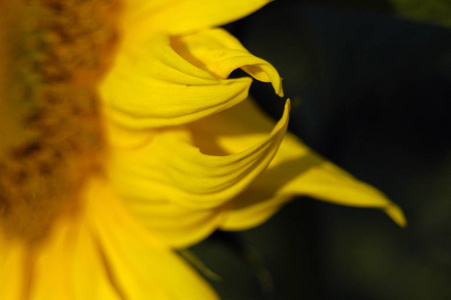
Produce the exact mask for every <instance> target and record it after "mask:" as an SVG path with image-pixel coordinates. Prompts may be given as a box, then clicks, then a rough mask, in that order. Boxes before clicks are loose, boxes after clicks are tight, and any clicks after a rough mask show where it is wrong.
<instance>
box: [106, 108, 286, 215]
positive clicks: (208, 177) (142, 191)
mask: <svg viewBox="0 0 451 300" xmlns="http://www.w3.org/2000/svg"><path fill="white" fill-rule="evenodd" d="M288 114H289V101H287V103H286V105H285V111H284V114H283V116H282V118H281V119H280V121H279V122H278V123H277V124H276V126H275V127H274V128H273V129H272V131H271V133H270V134H269V135H268V136H267V137H265V138H262V140H260V141H258V142H257V143H255V144H254V145H252V146H250V147H249V148H247V149H245V150H243V151H240V152H238V153H234V154H230V155H223V156H217V155H206V154H204V153H202V152H201V151H200V150H199V148H197V147H195V146H193V145H192V144H191V143H190V138H189V132H188V131H187V130H186V129H184V128H182V129H180V130H176V129H168V130H165V131H160V132H159V133H158V134H156V135H155V137H154V139H153V140H152V142H151V143H149V145H147V146H146V147H144V148H142V149H139V150H138V151H136V150H133V149H132V150H130V151H125V150H124V151H119V150H118V151H116V154H115V155H114V157H113V162H112V164H111V168H110V173H111V180H112V181H113V182H114V186H115V187H117V188H118V190H119V191H120V193H121V195H123V196H126V197H137V198H143V196H144V195H150V193H155V191H158V194H159V195H161V196H162V197H164V198H165V199H168V200H169V201H171V202H174V203H178V204H180V205H182V206H185V207H191V208H193V209H208V208H213V207H217V206H219V205H222V204H224V203H225V202H226V201H228V200H230V199H231V198H233V197H234V196H236V195H237V194H238V193H240V192H241V191H243V190H244V189H245V188H246V187H247V186H248V185H249V184H250V183H251V182H252V181H253V180H254V179H255V178H256V177H257V176H258V175H260V174H261V173H262V172H263V171H264V170H265V168H266V167H267V166H268V164H269V163H270V162H271V160H272V158H273V157H274V155H275V153H276V152H277V150H278V148H279V145H280V143H281V142H282V139H283V136H284V134H285V132H286V129H287V124H288Z"/></svg>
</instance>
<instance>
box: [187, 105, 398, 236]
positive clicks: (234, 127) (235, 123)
mask: <svg viewBox="0 0 451 300" xmlns="http://www.w3.org/2000/svg"><path fill="white" fill-rule="evenodd" d="M225 124H230V125H229V126H225ZM190 126H191V127H192V130H193V136H194V139H195V140H197V142H198V145H199V147H200V148H201V149H204V151H209V152H207V153H210V154H213V153H229V152H234V151H239V150H240V149H242V147H243V144H244V145H245V143H253V142H254V141H255V140H258V139H260V138H261V137H262V136H263V132H264V131H265V130H268V128H271V126H273V122H272V121H271V120H270V119H268V118H267V117H266V116H264V115H263V114H262V113H261V112H260V111H259V110H258V109H257V108H256V107H255V106H254V105H252V103H251V102H250V101H244V102H242V103H240V104H239V105H237V106H235V107H234V108H232V109H229V110H227V111H224V112H222V113H220V114H218V115H215V116H213V117H210V118H207V119H203V120H199V121H197V122H195V123H194V124H192V125H190ZM296 195H308V196H311V197H314V198H317V199H319V200H324V201H329V202H333V203H337V204H341V205H350V206H359V207H374V208H380V209H382V210H384V211H385V212H386V213H387V214H389V216H390V217H392V218H393V220H394V221H395V222H397V223H398V224H399V225H401V226H402V225H404V224H405V219H404V217H403V215H402V211H401V210H400V209H399V207H397V206H396V205H394V204H393V203H391V202H390V201H389V200H388V199H387V198H386V197H385V196H384V195H383V194H382V193H381V192H379V191H378V190H377V189H375V188H373V187H371V186H370V185H368V184H365V183H363V182H361V181H359V180H357V179H355V178H354V177H352V176H351V175H350V174H348V173H347V172H345V171H343V170H341V169H340V168H338V167H337V166H335V165H334V164H332V163H330V162H328V161H327V160H324V159H323V158H321V157H319V156H318V155H316V154H314V153H313V152H312V151H311V150H310V149H309V148H308V147H306V146H305V145H303V144H302V143H301V142H300V141H299V140H298V139H297V138H296V137H295V136H293V135H291V134H287V135H286V136H285V138H284V141H283V142H282V144H281V147H280V149H279V151H278V152H277V154H276V156H275V157H274V159H273V161H272V162H271V164H270V165H269V167H268V169H267V170H266V171H265V172H264V173H263V174H261V175H260V176H259V177H258V178H257V179H256V180H255V181H254V182H253V183H252V184H251V185H250V186H249V187H248V188H247V189H246V190H245V191H244V192H243V193H242V194H240V195H238V196H237V197H236V199H234V201H233V203H232V207H231V211H230V213H229V215H228V217H227V219H226V221H225V223H224V224H223V225H222V228H223V229H226V230H239V229H245V228H250V227H253V226H256V225H258V224H260V223H261V222H263V221H265V220H266V219H267V218H268V217H270V216H271V215H272V214H274V213H275V212H276V211H277V210H278V208H279V207H280V206H281V205H282V204H284V203H286V202H287V201H289V200H290V199H292V198H293V197H294V196H296Z"/></svg>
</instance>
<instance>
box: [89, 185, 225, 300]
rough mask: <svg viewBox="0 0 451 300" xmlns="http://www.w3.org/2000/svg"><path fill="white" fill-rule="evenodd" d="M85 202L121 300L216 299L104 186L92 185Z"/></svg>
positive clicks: (195, 275) (186, 265) (194, 274)
mask: <svg viewBox="0 0 451 300" xmlns="http://www.w3.org/2000/svg"><path fill="white" fill-rule="evenodd" d="M89 199H90V203H91V205H89V208H90V211H89V212H88V214H90V220H91V222H92V225H93V229H94V231H95V232H96V233H97V235H98V241H99V245H101V247H102V251H103V254H104V257H105V260H106V261H107V263H108V266H109V271H110V274H111V276H112V277H113V278H115V280H117V282H118V285H119V286H120V287H121V289H122V291H123V293H124V298H125V299H157V300H158V299H206V300H209V299H217V296H216V294H215V292H214V291H213V290H212V289H211V288H210V286H209V285H208V284H207V283H206V282H205V281H204V280H203V279H202V278H201V277H200V276H199V275H198V274H197V273H196V271H194V270H193V269H192V268H191V267H190V266H189V265H188V264H187V263H186V262H184V261H183V260H182V259H181V258H180V257H178V255H177V254H176V253H174V252H173V251H172V249H171V248H169V247H168V246H166V244H164V243H163V242H162V240H161V239H160V238H159V237H158V236H157V235H156V234H155V233H153V232H152V231H150V230H147V229H145V228H144V227H143V226H141V224H139V223H138V222H136V220H134V219H132V218H131V217H130V215H128V214H127V213H126V212H127V210H126V208H125V207H124V206H123V205H122V204H121V203H120V202H119V201H118V199H116V197H115V195H113V193H112V192H111V190H110V188H109V187H108V186H106V185H105V184H104V183H102V182H98V183H97V184H95V185H94V186H93V188H92V189H91V190H90V195H89Z"/></svg>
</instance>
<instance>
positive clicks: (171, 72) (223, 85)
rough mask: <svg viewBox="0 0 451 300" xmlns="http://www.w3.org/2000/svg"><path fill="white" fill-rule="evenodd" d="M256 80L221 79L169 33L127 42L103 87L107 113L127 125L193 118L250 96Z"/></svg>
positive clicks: (162, 123) (165, 123)
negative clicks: (187, 55) (174, 44)
mask: <svg viewBox="0 0 451 300" xmlns="http://www.w3.org/2000/svg"><path fill="white" fill-rule="evenodd" d="M251 82H252V79H250V78H239V79H218V78H215V77H213V76H212V75H211V74H209V73H208V72H205V71H203V70H201V69H199V68H197V67H196V66H194V65H192V64H190V63H189V62H187V61H186V60H185V59H183V58H182V57H180V56H179V55H178V54H177V53H176V52H175V51H174V50H173V49H172V48H171V46H170V45H169V38H168V37H167V36H165V35H154V36H152V37H149V38H146V39H136V40H134V41H133V42H130V43H129V45H128V44H127V45H124V49H122V50H121V51H120V52H119V53H118V55H117V58H116V61H115V64H114V66H113V68H112V70H111V71H110V72H109V73H108V75H107V76H106V78H105V80H104V81H103V83H102V84H101V86H100V93H101V95H102V99H103V101H104V104H105V113H106V115H107V117H109V119H111V120H112V121H113V122H116V123H118V124H121V125H122V126H124V127H126V128H132V129H144V128H152V127H161V126H169V125H177V124H182V123H186V122H190V121H193V120H196V119H199V118H202V117H205V116H207V115H210V114H213V113H216V112H219V111H221V110H224V109H226V108H228V107H231V106H233V105H235V104H237V103H239V102H241V101H242V100H244V99H245V98H246V97H247V94H248V90H249V87H250V84H251Z"/></svg>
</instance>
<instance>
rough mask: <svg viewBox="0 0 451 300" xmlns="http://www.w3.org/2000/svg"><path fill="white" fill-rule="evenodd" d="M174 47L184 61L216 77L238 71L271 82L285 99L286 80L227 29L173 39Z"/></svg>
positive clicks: (226, 75) (222, 76) (211, 30)
mask: <svg viewBox="0 0 451 300" xmlns="http://www.w3.org/2000/svg"><path fill="white" fill-rule="evenodd" d="M171 44H172V46H173V47H174V50H175V51H177V53H179V54H180V55H181V56H182V57H184V58H185V59H186V60H188V61H189V62H191V63H192V64H194V65H196V66H198V67H199V68H201V69H203V70H206V71H208V72H210V73H211V74H213V75H214V76H216V77H217V78H227V77H228V76H229V75H230V73H231V72H232V71H234V70H236V69H238V68H241V69H243V70H244V71H245V72H247V73H248V74H249V75H251V76H252V77H254V78H255V79H257V80H259V81H263V82H271V83H272V85H273V88H274V91H275V92H276V94H277V95H279V96H280V97H283V90H282V79H281V78H280V76H279V73H278V72H277V70H276V69H275V68H274V67H273V66H272V65H271V64H270V63H268V62H267V61H265V60H263V59H261V58H258V57H256V56H254V55H252V54H251V53H249V51H247V49H246V48H244V47H243V45H242V44H241V43H240V41H239V40H238V39H236V38H235V37H234V36H233V35H231V34H229V33H228V32H227V31H225V30H224V29H220V28H216V29H210V30H204V31H201V32H198V33H194V34H191V35H183V36H177V37H173V38H172V39H171Z"/></svg>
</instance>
